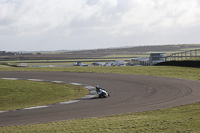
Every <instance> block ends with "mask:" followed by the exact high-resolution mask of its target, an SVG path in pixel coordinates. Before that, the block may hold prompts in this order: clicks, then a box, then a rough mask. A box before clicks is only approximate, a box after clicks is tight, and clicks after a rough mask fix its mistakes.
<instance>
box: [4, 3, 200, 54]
mask: <svg viewBox="0 0 200 133" xmlns="http://www.w3.org/2000/svg"><path fill="white" fill-rule="evenodd" d="M191 43H200V1H199V0H0V50H6V51H19V50H28V51H32V50H76V49H95V48H108V47H124V46H140V45H160V44H191Z"/></svg>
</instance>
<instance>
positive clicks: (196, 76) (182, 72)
mask: <svg viewBox="0 0 200 133" xmlns="http://www.w3.org/2000/svg"><path fill="white" fill-rule="evenodd" d="M0 71H58V72H91V73H117V74H135V75H152V76H162V77H173V78H184V79H190V80H200V69H199V68H188V67H171V66H142V67H132V66H126V67H53V68H42V67H38V68H29V67H1V66H0Z"/></svg>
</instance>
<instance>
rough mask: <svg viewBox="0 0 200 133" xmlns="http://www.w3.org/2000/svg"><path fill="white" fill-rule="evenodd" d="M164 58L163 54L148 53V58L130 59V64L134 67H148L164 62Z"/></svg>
mask: <svg viewBox="0 0 200 133" xmlns="http://www.w3.org/2000/svg"><path fill="white" fill-rule="evenodd" d="M166 58H167V57H166V56H164V53H150V56H149V57H137V58H132V59H131V62H132V63H133V64H134V65H142V66H150V65H155V64H157V63H160V62H164V61H166Z"/></svg>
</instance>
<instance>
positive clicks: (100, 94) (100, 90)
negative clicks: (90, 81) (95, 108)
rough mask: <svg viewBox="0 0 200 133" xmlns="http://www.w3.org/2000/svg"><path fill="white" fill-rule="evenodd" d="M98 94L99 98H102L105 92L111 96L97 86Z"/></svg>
mask: <svg viewBox="0 0 200 133" xmlns="http://www.w3.org/2000/svg"><path fill="white" fill-rule="evenodd" d="M96 92H97V94H98V95H99V97H102V96H103V95H102V94H103V92H104V93H105V92H106V93H107V94H108V96H110V94H109V93H108V92H107V91H105V90H104V89H103V88H101V87H99V86H98V85H97V86H96Z"/></svg>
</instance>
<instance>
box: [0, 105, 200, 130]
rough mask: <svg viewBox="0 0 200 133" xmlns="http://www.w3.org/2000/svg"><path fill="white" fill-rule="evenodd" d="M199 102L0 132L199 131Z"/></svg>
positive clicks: (7, 128)
mask: <svg viewBox="0 0 200 133" xmlns="http://www.w3.org/2000/svg"><path fill="white" fill-rule="evenodd" d="M199 110H200V103H195V104H191V105H187V106H180V107H176V108H170V109H160V110H156V111H148V112H141V113H133V114H123V115H117V116H109V117H99V118H87V119H77V120H69V121H62V122H52V123H46V124H33V125H21V126H11V127H0V132H5V133H6V132H16V133H26V132H30V133H40V132H48V133H54V132H59V133H66V132H69V133H70V132H82V133H83V132H84V133H87V132H102V133H103V132H110V133H111V132H112V133H113V132H115V133H116V132H117V133H127V132H138V133H140V132H163V133H181V132H193V133H197V132H199V130H200V127H199V125H200V112H199Z"/></svg>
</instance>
